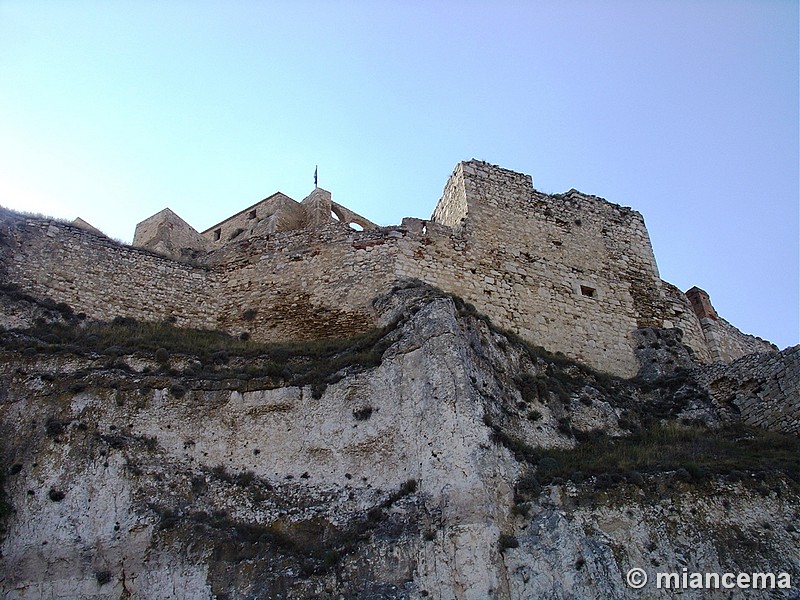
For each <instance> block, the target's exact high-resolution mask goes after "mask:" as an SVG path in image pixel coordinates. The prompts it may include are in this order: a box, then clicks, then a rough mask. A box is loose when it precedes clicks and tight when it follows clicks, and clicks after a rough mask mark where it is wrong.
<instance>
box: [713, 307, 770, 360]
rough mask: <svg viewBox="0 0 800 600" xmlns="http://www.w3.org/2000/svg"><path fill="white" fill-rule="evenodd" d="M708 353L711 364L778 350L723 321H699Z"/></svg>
mask: <svg viewBox="0 0 800 600" xmlns="http://www.w3.org/2000/svg"><path fill="white" fill-rule="evenodd" d="M700 325H701V327H702V328H703V334H704V335H705V339H706V344H707V345H708V351H709V354H710V355H711V359H712V361H713V362H723V363H728V362H731V361H734V360H736V359H738V358H741V357H742V356H747V355H748V354H752V353H753V352H770V351H774V350H777V349H778V348H777V347H776V346H775V345H774V344H771V343H770V342H768V341H766V340H762V339H761V338H760V337H756V336H754V335H748V334H746V333H742V332H741V331H739V330H738V329H737V328H736V327H734V326H733V325H731V324H730V323H728V322H727V321H726V320H725V319H722V318H717V319H710V318H703V319H700Z"/></svg>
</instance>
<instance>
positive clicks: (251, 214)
mask: <svg viewBox="0 0 800 600" xmlns="http://www.w3.org/2000/svg"><path fill="white" fill-rule="evenodd" d="M247 218H248V219H255V218H256V211H255V210H251V211H250V212H249V213H247Z"/></svg>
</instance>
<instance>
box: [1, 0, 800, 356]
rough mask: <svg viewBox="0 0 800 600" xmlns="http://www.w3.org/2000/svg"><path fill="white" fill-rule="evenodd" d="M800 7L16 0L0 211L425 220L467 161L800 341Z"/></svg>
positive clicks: (123, 228) (116, 219)
mask: <svg viewBox="0 0 800 600" xmlns="http://www.w3.org/2000/svg"><path fill="white" fill-rule="evenodd" d="M798 104H799V102H798V2H797V1H788V0H787V1H783V0H758V1H755V0H754V1H745V0H724V1H712V0H693V1H682V0H667V1H646V0H630V1H621V0H607V1H604V2H594V1H592V2H588V1H570V0H566V1H564V0H559V1H552V2H533V1H531V2H523V1H518V2H511V1H499V2H491V3H489V2H477V1H470V0H463V1H459V2H455V1H451V2H445V1H435V0H433V1H426V2H423V1H414V0H411V1H408V2H388V1H380V2H379V1H373V2H366V1H363V2H357V1H345V0H338V1H337V0H330V1H326V2H304V1H302V0H301V1H294V2H288V1H286V2H256V1H244V0H240V1H235V0H234V1H226V2H221V1H220V2H203V1H199V2H195V1H192V2H189V1H181V0H173V1H171V2H155V1H152V2H150V1H125V0H119V1H111V2H109V1H81V0H72V1H61V0H58V1H45V0H0V204H2V205H4V206H8V207H11V208H15V209H19V210H27V211H31V212H40V213H45V214H48V215H53V216H57V217H65V218H70V219H71V218H74V217H76V216H81V217H83V218H84V219H86V220H87V221H89V222H90V223H92V224H94V225H95V226H97V227H99V228H100V229H102V230H103V231H105V232H106V233H107V234H109V235H111V236H112V237H116V238H119V239H123V240H126V241H130V239H131V238H132V236H133V230H134V227H135V225H136V223H137V222H139V221H141V220H143V219H145V218H146V217H148V216H150V215H151V214H153V213H155V212H157V211H159V210H161V209H162V208H164V207H165V206H169V207H170V208H172V209H173V210H174V211H175V212H177V213H178V214H180V215H181V216H183V217H184V218H185V219H186V220H187V221H188V222H189V223H191V224H192V225H194V226H195V227H196V228H197V229H200V230H202V229H205V228H207V227H209V226H210V225H213V224H214V223H216V222H218V221H220V220H221V219H223V218H224V217H226V216H228V215H230V214H232V213H233V212H236V211H238V210H240V209H242V208H244V207H246V206H248V205H249V204H252V203H254V202H256V201H258V200H260V199H261V198H263V197H265V196H267V195H269V194H271V193H273V192H275V191H282V192H284V193H286V194H288V195H290V196H291V197H293V198H295V199H298V200H299V199H302V198H303V197H304V196H305V195H307V194H308V192H309V191H310V190H311V189H312V187H313V172H314V167H315V165H317V164H318V165H319V175H320V185H321V186H322V187H325V188H326V189H329V190H331V192H332V193H333V196H334V200H336V201H337V202H340V203H341V204H344V205H346V206H348V207H349V208H351V209H352V210H355V211H356V212H358V213H360V214H362V215H364V216H365V217H367V218H369V219H370V220H372V221H375V222H378V223H380V224H392V223H399V222H400V220H401V218H402V217H403V216H418V217H427V216H429V215H430V214H431V212H432V211H433V208H434V206H435V204H436V202H437V200H438V198H439V196H440V194H441V190H442V188H443V186H444V183H445V181H446V179H447V177H448V176H449V174H450V173H451V171H452V169H453V167H454V166H455V164H456V163H457V162H458V161H460V160H465V159H470V158H479V159H482V160H486V161H489V162H491V163H494V164H499V165H501V166H503V167H506V168H510V169H514V170H516V171H521V172H525V173H529V174H531V175H532V176H533V178H534V182H535V186H536V187H537V188H538V189H540V190H542V191H545V192H563V191H566V190H568V189H570V188H573V187H574V188H576V189H579V190H581V191H583V192H586V193H590V194H596V195H598V196H602V197H604V198H606V199H608V200H610V201H612V202H616V203H618V204H623V205H627V206H632V207H633V208H635V209H636V210H638V211H639V212H641V213H642V214H643V215H644V217H645V220H646V222H647V224H648V228H649V231H650V235H651V238H652V242H653V247H654V250H655V254H656V259H657V261H658V264H659V268H660V271H661V276H662V277H663V278H664V279H666V280H667V281H670V282H672V283H674V284H676V285H677V286H678V287H680V288H682V289H684V290H686V289H688V288H689V287H691V286H693V285H698V286H700V287H702V288H704V289H705V290H706V291H707V292H708V293H709V294H710V295H711V299H712V302H713V303H714V305H715V307H716V308H717V310H718V312H719V313H720V314H721V315H722V316H723V317H725V318H726V319H728V320H729V321H731V322H732V323H733V324H734V325H736V326H738V327H739V328H740V329H742V330H743V331H745V332H747V333H753V334H756V335H760V336H762V337H765V338H767V339H770V340H772V341H774V342H775V343H777V344H778V345H779V346H780V347H785V346H787V345H792V344H796V343H798V341H799V339H800V333H799V332H798V313H799V312H800V310H799V306H800V300H799V299H798V288H799V287H800V286H799V284H798V271H799V270H800V269H799V268H798V255H799V254H800V252H799V250H798V237H799V234H798V221H800V218H799V216H798V210H799V209H798V205H799V204H800V202H798V189H799V187H800V183H799V182H798V168H799V167H798V164H799V163H800V157H799V156H798V130H799V129H800V125H799V124H798Z"/></svg>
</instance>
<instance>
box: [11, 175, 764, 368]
mask: <svg viewBox="0 0 800 600" xmlns="http://www.w3.org/2000/svg"><path fill="white" fill-rule="evenodd" d="M352 223H355V224H357V225H358V226H359V227H360V228H362V229H363V230H361V231H357V230H355V229H353V228H352V227H350V226H349V224H352ZM0 244H2V247H1V248H0V252H1V253H2V266H3V269H4V272H3V273H2V277H3V280H4V282H6V283H14V284H17V285H19V286H20V287H21V288H22V289H23V290H24V291H26V292H28V293H31V294H34V295H39V296H49V297H51V298H52V299H54V300H56V301H57V302H66V303H68V304H70V305H71V306H72V307H73V308H74V309H75V310H76V311H79V312H85V313H87V314H88V315H90V316H92V317H97V318H102V319H110V318H113V317H114V316H118V315H120V316H132V317H136V318H138V319H150V320H158V319H164V318H167V317H174V319H175V320H176V322H177V324H178V325H183V326H192V327H201V328H218V329H224V330H226V331H228V332H230V333H233V334H239V333H242V332H248V333H249V334H250V335H251V336H252V337H253V338H254V339H260V340H283V339H292V338H297V339H302V338H311V337H325V336H340V335H345V334H351V333H355V332H358V331H363V330H365V329H367V328H369V327H372V326H373V325H374V324H375V322H376V317H375V315H374V313H373V310H372V307H371V300H372V298H373V297H375V296H377V295H378V294H381V293H384V292H385V291H387V290H388V289H391V287H392V286H393V285H395V284H396V283H397V282H398V280H403V279H406V278H413V279H418V280H422V281H424V282H426V283H429V284H432V285H435V286H437V287H439V288H441V289H443V290H445V291H447V292H451V293H454V294H457V295H459V296H461V297H462V298H464V300H466V301H467V302H471V303H473V304H474V305H475V306H476V307H477V308H478V310H480V311H481V312H483V313H485V314H487V315H488V316H490V317H491V318H492V319H493V321H495V322H496V323H497V324H498V325H500V326H501V327H504V328H507V329H509V330H512V331H515V332H517V333H518V334H520V335H521V336H522V337H524V338H526V339H528V340H529V341H531V342H532V343H534V344H537V345H541V346H544V347H545V348H547V349H548V350H551V351H561V352H564V353H565V354H567V355H568V356H571V357H573V358H576V359H579V360H582V361H585V362H587V363H588V364H591V365H592V366H594V367H596V368H599V369H602V370H605V371H608V372H611V373H615V374H619V375H623V376H632V375H635V374H636V373H637V371H638V369H639V365H638V362H637V360H636V358H635V355H634V344H635V342H634V338H633V335H632V333H633V332H634V331H635V330H636V329H638V328H643V327H657V328H668V329H669V328H673V327H679V328H680V329H681V330H682V331H683V343H684V344H686V345H687V346H689V347H690V348H692V350H693V351H694V353H695V357H696V358H697V359H698V360H700V361H701V362H712V361H723V362H729V361H731V360H734V359H736V358H739V357H740V356H743V355H745V354H749V353H751V352H757V351H772V350H775V348H774V347H773V346H771V345H770V344H768V343H767V342H764V341H763V340H760V339H759V338H755V337H753V336H747V335H745V334H742V333H741V332H739V331H738V330H736V329H735V328H734V327H733V326H730V325H729V324H727V322H723V321H722V320H720V319H717V321H715V322H714V323H712V324H710V325H709V324H704V323H702V319H701V318H700V317H698V315H697V314H696V312H695V310H694V309H693V304H692V303H691V302H690V300H689V299H688V298H687V296H686V295H684V294H683V293H682V292H681V291H680V290H678V289H677V288H675V287H674V286H671V285H670V284H667V283H666V282H663V281H662V280H661V279H660V277H659V274H658V269H657V266H656V262H655V258H654V256H653V251H652V247H651V244H650V240H649V236H648V234H647V230H646V227H645V224H644V220H643V219H642V217H641V215H640V214H639V213H637V212H636V211H634V210H631V209H630V208H625V207H621V206H617V205H615V204H612V203H610V202H607V201H605V200H603V199H601V198H597V197H595V196H589V195H585V194H582V193H580V192H577V191H575V190H570V191H569V192H567V193H566V194H558V195H547V194H543V193H541V192H538V191H537V190H535V189H534V188H533V186H532V182H531V178H530V176H527V175H523V174H520V173H515V172H513V171H509V170H506V169H501V168H499V167H496V166H492V165H489V164H487V163H484V162H481V161H474V160H473V161H469V162H464V163H460V164H459V165H458V166H457V167H456V169H455V171H454V173H453V174H452V176H451V177H450V179H449V181H448V182H447V185H446V186H445V190H444V193H443V195H442V198H441V200H440V201H439V203H438V205H437V206H436V209H435V210H434V213H433V216H432V217H431V219H430V220H422V219H415V218H407V219H404V220H403V222H402V223H401V224H400V225H398V226H390V227H377V226H376V225H374V224H373V223H371V222H370V221H368V220H367V219H365V218H364V217H361V216H360V215H356V214H355V213H353V212H351V211H349V210H348V209H346V208H345V207H343V206H341V205H338V204H336V203H334V202H333V201H332V200H331V196H330V193H329V192H327V191H326V190H322V189H316V190H314V191H313V192H312V194H310V195H309V197H308V198H306V199H305V200H303V201H302V202H299V203H298V202H296V201H294V200H292V199H291V198H288V197H287V196H285V195H283V194H280V193H278V194H274V195H273V196H270V197H268V198H266V199H265V200H263V201H261V202H260V203H257V204H255V205H253V206H251V207H249V208H248V209H245V210H244V211H240V212H239V213H237V214H236V215H234V216H233V217H230V218H229V219H226V220H225V221H223V222H222V223H221V224H219V225H216V226H213V227H211V228H209V229H208V230H206V231H204V232H202V233H200V232H197V231H195V230H194V229H193V228H192V227H191V226H190V225H188V224H187V223H186V222H185V221H183V220H182V219H181V218H180V217H178V216H177V215H175V214H174V213H172V211H170V210H169V209H165V210H164V211H161V212H160V213H158V214H156V215H154V216H153V217H151V218H150V219H147V220H146V221H143V222H142V223H140V224H139V226H138V227H137V231H136V236H135V237H134V245H135V246H139V247H130V246H125V245H121V244H118V243H116V242H113V241H111V240H109V239H107V238H105V237H104V236H102V235H98V234H97V233H95V232H92V231H89V230H86V229H83V228H80V227H76V226H73V225H68V224H64V223H58V222H55V221H50V220H46V219H38V218H32V217H25V216H22V215H16V214H14V213H10V212H5V213H3V215H2V228H1V229H0ZM723 323H724V325H723ZM720 348H725V349H726V350H725V351H721V350H720Z"/></svg>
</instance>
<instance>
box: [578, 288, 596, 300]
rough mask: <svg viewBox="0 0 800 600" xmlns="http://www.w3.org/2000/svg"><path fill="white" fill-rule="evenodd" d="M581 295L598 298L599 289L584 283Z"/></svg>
mask: <svg viewBox="0 0 800 600" xmlns="http://www.w3.org/2000/svg"><path fill="white" fill-rule="evenodd" d="M581 296H587V297H589V298H597V290H596V289H595V288H593V287H589V286H588V285H582V286H581Z"/></svg>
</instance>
